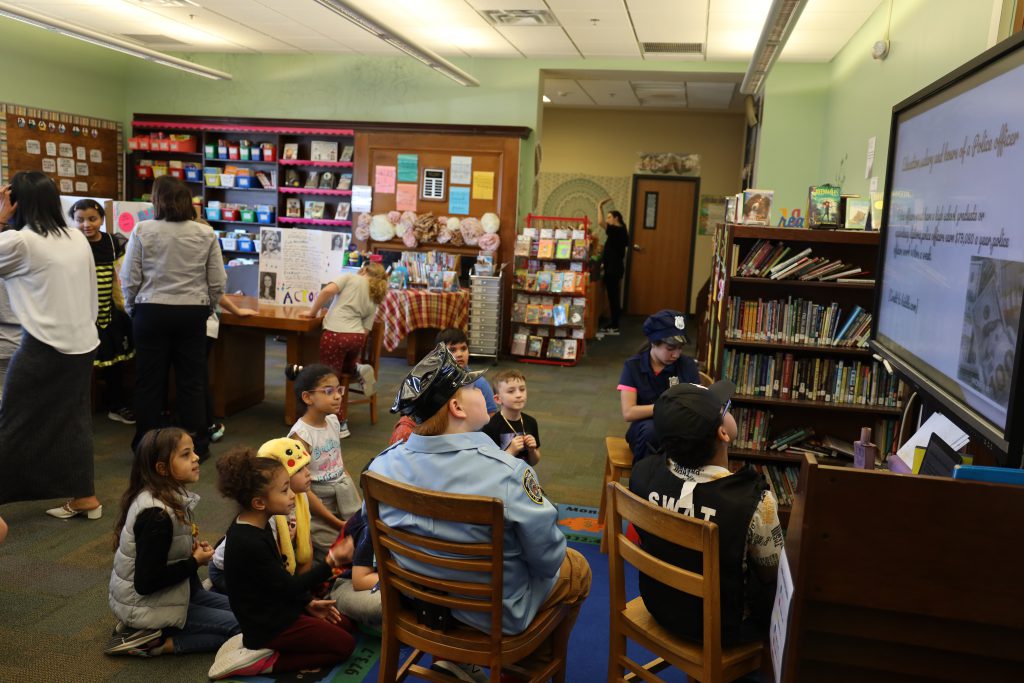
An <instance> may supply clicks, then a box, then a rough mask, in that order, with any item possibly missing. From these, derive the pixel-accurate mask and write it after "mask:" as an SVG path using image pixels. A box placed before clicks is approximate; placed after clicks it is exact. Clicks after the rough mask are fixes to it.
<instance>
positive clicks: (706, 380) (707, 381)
mask: <svg viewBox="0 0 1024 683" xmlns="http://www.w3.org/2000/svg"><path fill="white" fill-rule="evenodd" d="M700 383H701V386H705V387H710V386H711V385H712V384H714V383H715V380H713V379H712V378H711V375H709V374H708V373H706V372H704V371H703V370H701V371H700Z"/></svg>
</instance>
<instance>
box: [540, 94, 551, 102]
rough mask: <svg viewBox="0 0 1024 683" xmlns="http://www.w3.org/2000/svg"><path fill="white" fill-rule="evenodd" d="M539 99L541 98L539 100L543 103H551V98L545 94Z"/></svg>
mask: <svg viewBox="0 0 1024 683" xmlns="http://www.w3.org/2000/svg"><path fill="white" fill-rule="evenodd" d="M540 100H541V102H543V103H544V104H550V103H551V98H550V97H548V96H547V95H544V96H543V97H541V98H540Z"/></svg>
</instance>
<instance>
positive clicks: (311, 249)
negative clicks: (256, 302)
mask: <svg viewBox="0 0 1024 683" xmlns="http://www.w3.org/2000/svg"><path fill="white" fill-rule="evenodd" d="M339 237H340V238H341V239H339ZM347 237H348V235H347V234H343V233H334V232H328V231H326V230H288V229H281V228H263V229H262V230H261V231H260V271H259V287H258V289H259V299H260V302H261V303H268V304H278V305H281V306H294V305H309V304H311V303H313V300H314V299H315V298H316V295H317V294H318V293H319V292H320V290H321V289H323V286H324V285H325V284H327V283H328V282H331V281H332V280H334V279H335V278H336V277H338V276H339V275H340V274H341V273H342V272H343V271H342V265H341V262H342V258H343V257H344V254H345V250H344V249H343V248H335V247H338V246H339V245H341V246H344V245H345V244H346V243H347Z"/></svg>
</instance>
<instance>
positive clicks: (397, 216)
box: [387, 211, 402, 225]
mask: <svg viewBox="0 0 1024 683" xmlns="http://www.w3.org/2000/svg"><path fill="white" fill-rule="evenodd" d="M387 219H388V222H389V223H391V225H398V221H400V220H402V212H401V211H388V215H387Z"/></svg>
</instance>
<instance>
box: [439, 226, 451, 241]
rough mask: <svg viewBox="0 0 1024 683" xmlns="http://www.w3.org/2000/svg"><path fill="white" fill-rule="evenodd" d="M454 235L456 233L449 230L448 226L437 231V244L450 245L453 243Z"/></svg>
mask: <svg viewBox="0 0 1024 683" xmlns="http://www.w3.org/2000/svg"><path fill="white" fill-rule="evenodd" d="M453 234H454V233H453V232H452V231H451V230H449V229H448V226H447V225H446V226H445V227H443V228H441V229H440V230H438V231H437V243H438V244H448V243H449V242H451V241H452V235H453Z"/></svg>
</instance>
